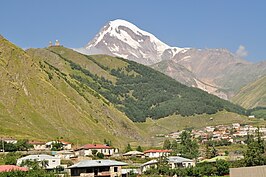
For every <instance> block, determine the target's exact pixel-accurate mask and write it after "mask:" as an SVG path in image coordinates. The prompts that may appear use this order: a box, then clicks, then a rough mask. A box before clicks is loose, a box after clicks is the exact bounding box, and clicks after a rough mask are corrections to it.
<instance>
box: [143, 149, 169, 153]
mask: <svg viewBox="0 0 266 177" xmlns="http://www.w3.org/2000/svg"><path fill="white" fill-rule="evenodd" d="M150 152H154V153H155V152H159V153H160V152H165V153H167V152H172V150H168V149H161V150H158V149H150V150H147V151H144V153H150Z"/></svg>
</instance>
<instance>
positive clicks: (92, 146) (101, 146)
mask: <svg viewBox="0 0 266 177" xmlns="http://www.w3.org/2000/svg"><path fill="white" fill-rule="evenodd" d="M78 149H112V147H110V146H107V145H105V144H85V145H84V146H81V147H80V148H78Z"/></svg>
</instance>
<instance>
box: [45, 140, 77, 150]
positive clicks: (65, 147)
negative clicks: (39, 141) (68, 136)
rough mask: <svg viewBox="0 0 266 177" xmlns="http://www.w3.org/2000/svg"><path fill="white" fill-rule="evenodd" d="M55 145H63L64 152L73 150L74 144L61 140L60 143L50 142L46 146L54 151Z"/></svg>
mask: <svg viewBox="0 0 266 177" xmlns="http://www.w3.org/2000/svg"><path fill="white" fill-rule="evenodd" d="M54 143H62V145H63V149H64V150H71V149H72V144H71V143H69V142H66V141H61V140H59V141H49V142H47V143H46V144H45V146H46V148H47V149H52V148H53V144H54Z"/></svg>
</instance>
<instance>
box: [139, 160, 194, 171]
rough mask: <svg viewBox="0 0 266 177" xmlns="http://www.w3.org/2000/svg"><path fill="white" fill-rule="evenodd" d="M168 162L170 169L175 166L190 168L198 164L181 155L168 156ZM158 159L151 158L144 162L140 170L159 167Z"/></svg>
mask: <svg viewBox="0 0 266 177" xmlns="http://www.w3.org/2000/svg"><path fill="white" fill-rule="evenodd" d="M167 162H168V165H169V168H170V169H175V168H188V167H193V166H195V165H196V163H195V161H193V160H191V159H187V158H183V157H179V156H170V157H167ZM157 164H158V160H155V159H154V160H150V161H148V162H146V163H144V164H142V165H141V167H140V170H141V172H142V173H143V172H145V171H147V170H148V169H150V168H157Z"/></svg>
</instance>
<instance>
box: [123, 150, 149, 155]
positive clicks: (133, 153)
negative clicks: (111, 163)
mask: <svg viewBox="0 0 266 177" xmlns="http://www.w3.org/2000/svg"><path fill="white" fill-rule="evenodd" d="M143 154H144V153H143V152H140V151H129V152H127V153H125V154H123V155H124V156H127V155H143Z"/></svg>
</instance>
